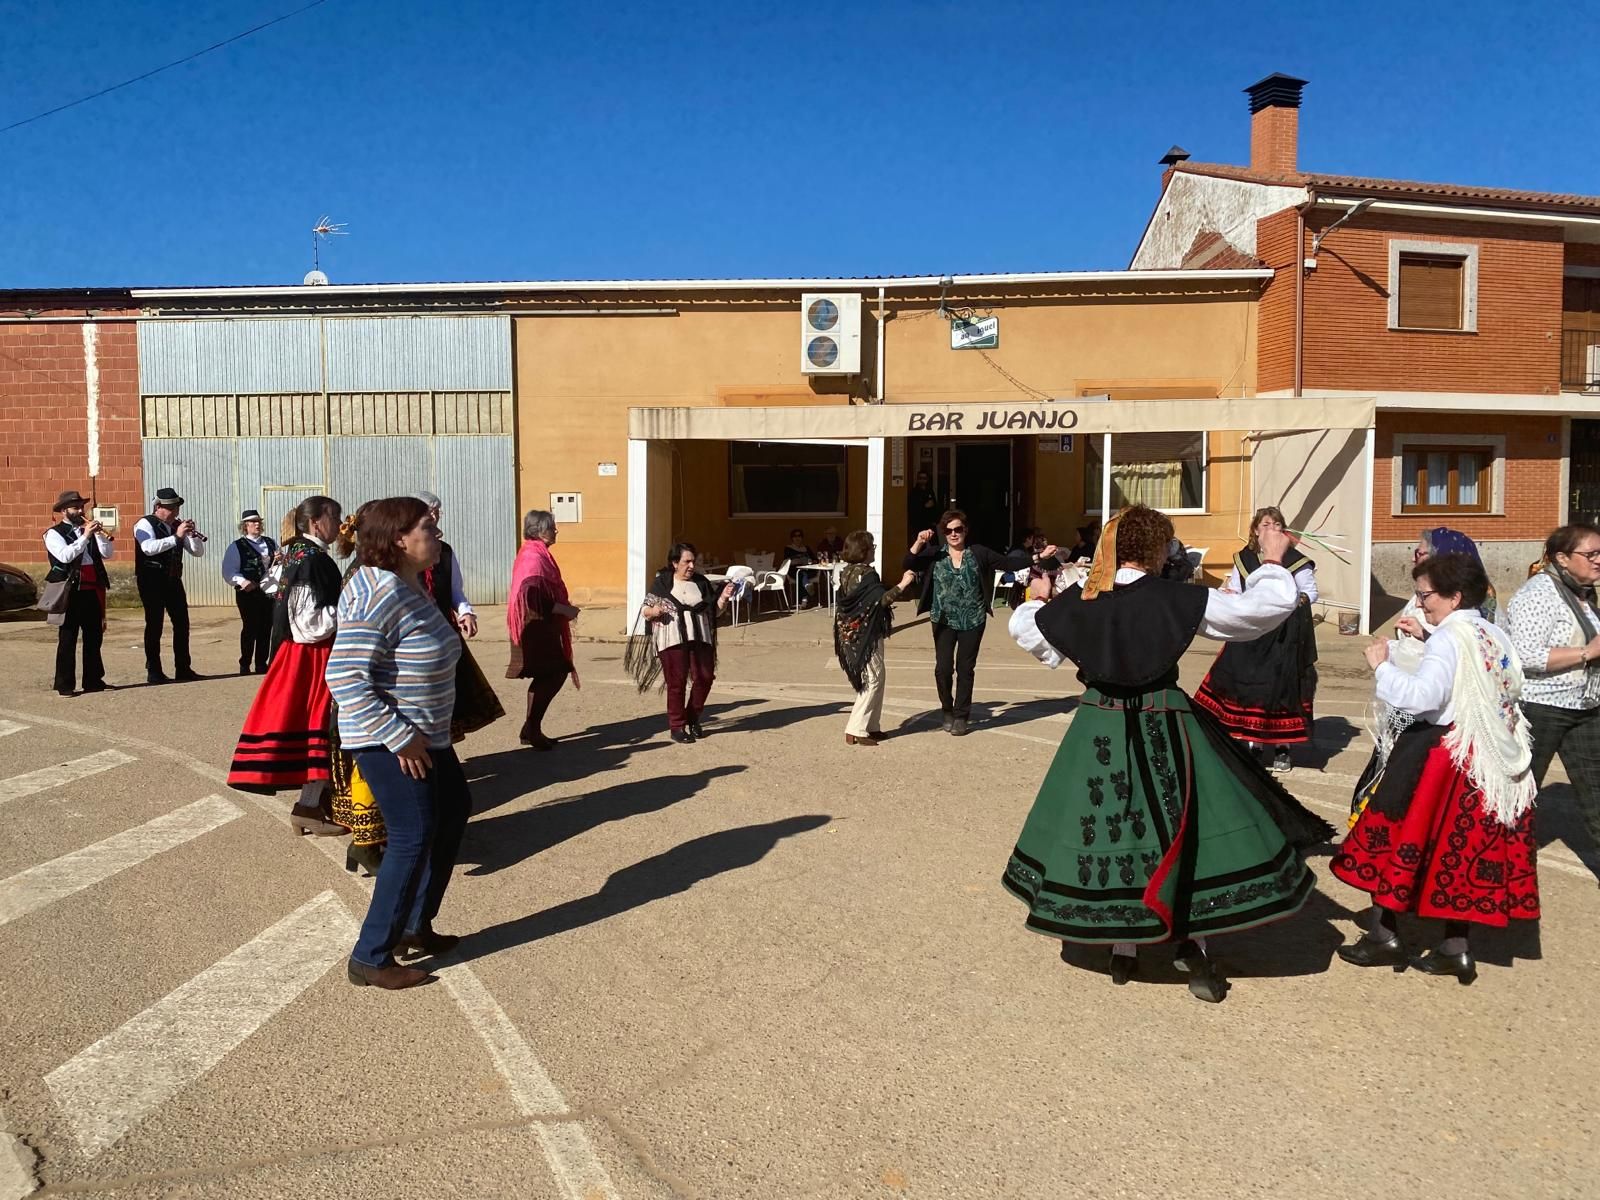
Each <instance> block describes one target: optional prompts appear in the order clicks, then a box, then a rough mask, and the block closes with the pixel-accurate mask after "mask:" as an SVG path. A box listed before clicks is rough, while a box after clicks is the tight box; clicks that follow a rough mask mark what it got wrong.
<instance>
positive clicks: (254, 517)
mask: <svg viewBox="0 0 1600 1200" xmlns="http://www.w3.org/2000/svg"><path fill="white" fill-rule="evenodd" d="M239 520H241V521H259V520H261V514H260V513H258V512H257V511H256V510H255V509H253V508H247V509H245V510H244V511H243V512H242V513H240V514H239Z"/></svg>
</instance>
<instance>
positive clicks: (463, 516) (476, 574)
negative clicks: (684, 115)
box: [431, 437, 522, 604]
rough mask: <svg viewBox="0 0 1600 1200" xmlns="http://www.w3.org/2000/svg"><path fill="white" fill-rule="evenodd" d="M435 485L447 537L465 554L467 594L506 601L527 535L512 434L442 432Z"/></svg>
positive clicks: (472, 597) (475, 599) (482, 599)
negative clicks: (449, 434) (444, 434)
mask: <svg viewBox="0 0 1600 1200" xmlns="http://www.w3.org/2000/svg"><path fill="white" fill-rule="evenodd" d="M433 447H434V486H433V488H432V489H431V490H432V491H434V492H437V493H438V495H439V500H440V502H441V503H442V504H443V506H444V508H443V519H442V520H441V522H440V524H441V526H442V528H443V529H444V536H445V540H446V541H447V542H449V543H450V546H451V548H452V549H453V550H455V552H456V555H457V557H459V558H460V559H461V571H462V575H463V577H464V578H463V582H464V583H465V585H466V589H467V598H468V599H469V600H471V601H472V602H473V603H474V604H503V603H505V599H506V589H507V587H508V586H509V585H510V580H511V561H512V559H513V558H515V557H516V553H517V545H518V543H519V542H520V540H521V536H520V535H521V529H522V514H521V513H519V512H517V508H516V504H517V490H516V480H515V478H514V471H515V464H514V462H513V460H512V455H511V446H510V439H509V438H504V437H453V438H436V439H435V440H434V443H433Z"/></svg>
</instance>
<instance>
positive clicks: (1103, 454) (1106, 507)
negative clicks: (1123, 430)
mask: <svg viewBox="0 0 1600 1200" xmlns="http://www.w3.org/2000/svg"><path fill="white" fill-rule="evenodd" d="M1109 520H1111V435H1110V434H1109V433H1102V434H1101V435H1100V525H1101V527H1102V528H1104V527H1105V524H1106V522H1107V521H1109Z"/></svg>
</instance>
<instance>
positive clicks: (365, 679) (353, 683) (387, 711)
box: [327, 567, 461, 750]
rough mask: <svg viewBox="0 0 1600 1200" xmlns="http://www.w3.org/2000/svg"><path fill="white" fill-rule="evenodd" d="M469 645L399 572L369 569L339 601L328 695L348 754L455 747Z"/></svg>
mask: <svg viewBox="0 0 1600 1200" xmlns="http://www.w3.org/2000/svg"><path fill="white" fill-rule="evenodd" d="M460 657H461V638H460V635H459V634H457V633H456V631H455V630H454V629H452V628H451V627H450V625H449V624H448V623H447V622H446V621H445V619H444V617H443V616H442V615H441V614H440V612H439V607H438V605H436V604H435V603H434V602H433V600H432V599H431V598H430V597H428V596H426V595H424V594H423V593H422V592H420V591H418V590H417V589H416V588H414V587H412V586H410V585H409V584H407V583H406V582H405V580H403V579H401V578H400V577H399V576H398V575H396V574H395V573H394V572H392V571H384V570H381V569H379V568H377V567H361V568H360V569H359V570H357V571H356V572H355V573H354V574H353V575H351V576H350V579H349V581H348V582H347V583H346V584H345V586H344V592H343V593H342V594H341V595H340V597H339V634H338V636H337V637H336V638H335V639H334V643H333V652H332V654H330V655H329V657H328V671H327V680H328V691H330V692H331V693H333V699H334V701H335V702H336V703H337V704H338V706H339V740H340V742H341V743H343V746H344V748H345V749H346V750H373V749H377V748H379V747H384V748H386V749H389V750H400V749H402V748H403V747H404V746H405V745H406V743H407V742H409V741H410V740H411V739H412V737H413V736H414V735H416V734H418V733H421V734H422V735H423V736H424V737H426V738H427V739H428V746H429V748H430V749H435V750H439V749H443V748H444V747H446V746H448V745H449V744H450V713H451V710H452V709H454V707H455V703H456V660H457V659H459V658H460Z"/></svg>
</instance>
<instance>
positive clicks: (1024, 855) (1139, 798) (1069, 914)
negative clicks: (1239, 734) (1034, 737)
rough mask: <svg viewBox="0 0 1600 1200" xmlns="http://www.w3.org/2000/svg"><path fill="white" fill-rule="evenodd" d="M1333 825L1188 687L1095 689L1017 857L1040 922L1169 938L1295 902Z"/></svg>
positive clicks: (1260, 916) (1090, 937) (1017, 875)
mask: <svg viewBox="0 0 1600 1200" xmlns="http://www.w3.org/2000/svg"><path fill="white" fill-rule="evenodd" d="M1332 834H1333V829H1332V827H1331V826H1330V825H1328V823H1327V822H1326V821H1323V820H1322V819H1321V818H1320V817H1317V816H1316V815H1314V814H1313V813H1311V812H1308V811H1307V810H1306V809H1305V808H1303V807H1302V806H1301V805H1300V804H1299V803H1298V802H1297V801H1296V800H1295V799H1294V798H1293V797H1292V796H1290V795H1289V793H1288V792H1286V791H1284V789H1283V787H1282V785H1281V784H1279V783H1278V782H1277V780H1275V779H1274V778H1273V777H1272V776H1271V775H1270V774H1268V773H1267V771H1266V770H1265V769H1264V768H1263V767H1262V766H1261V765H1260V764H1259V763H1258V762H1257V761H1256V759H1255V758H1254V756H1252V755H1250V754H1249V753H1248V752H1246V751H1245V750H1243V749H1242V748H1241V747H1239V745H1238V744H1237V743H1236V742H1234V741H1233V739H1232V738H1230V737H1229V736H1228V735H1227V733H1226V732H1225V731H1224V730H1223V729H1222V727H1221V726H1220V725H1218V724H1217V722H1216V719H1215V718H1214V717H1212V716H1211V715H1210V714H1209V713H1207V712H1205V711H1204V710H1203V709H1197V708H1195V707H1193V706H1192V705H1191V703H1190V700H1189V697H1188V696H1187V695H1186V694H1185V693H1184V692H1183V691H1181V690H1180V689H1178V688H1166V689H1161V690H1156V691H1152V692H1147V693H1144V694H1143V695H1139V696H1134V697H1127V698H1117V697H1113V696H1108V695H1106V694H1103V693H1102V692H1101V691H1099V690H1098V689H1096V688H1092V687H1091V688H1090V689H1089V690H1088V691H1086V692H1085V693H1084V695H1083V697H1082V699H1081V701H1080V702H1079V705H1078V709H1077V711H1076V713H1075V715H1074V717H1073V720H1072V726H1071V728H1070V729H1068V731H1067V735H1066V737H1065V738H1064V739H1063V740H1062V742H1061V748H1060V749H1059V750H1057V751H1056V756H1055V760H1054V761H1053V762H1052V763H1051V765H1050V770H1049V771H1048V772H1047V773H1046V775H1045V778H1044V783H1043V784H1042V785H1041V787H1040V788H1039V795H1038V798H1037V799H1036V800H1035V801H1034V804H1033V810H1032V811H1031V812H1030V813H1029V814H1028V819H1027V821H1026V822H1025V823H1024V825H1023V827H1022V834H1021V836H1020V837H1019V838H1018V839H1017V845H1016V849H1015V850H1013V851H1012V853H1011V861H1010V863H1008V864H1007V866H1006V873H1005V877H1004V880H1003V882H1004V884H1005V886H1006V888H1007V890H1009V891H1010V892H1011V893H1012V894H1013V895H1015V896H1016V897H1017V898H1018V899H1020V900H1021V901H1022V902H1023V903H1024V904H1026V905H1027V906H1028V919H1027V925H1028V928H1029V929H1032V930H1034V931H1035V932H1036V933H1042V934H1046V935H1048V936H1050V937H1055V938H1061V939H1062V940H1064V941H1069V942H1085V943H1109V942H1134V943H1150V942H1164V941H1168V940H1170V939H1174V938H1184V937H1193V936H1198V935H1203V934H1216V933H1226V932H1228V931H1230V930H1236V929H1248V928H1249V927H1251V926H1253V925H1260V924H1264V923H1265V922H1268V921H1273V920H1277V919H1279V918H1282V917H1286V916H1289V915H1290V914H1292V913H1294V912H1295V911H1297V910H1298V909H1299V908H1300V906H1301V905H1302V904H1304V903H1305V900H1306V897H1307V896H1308V895H1310V893H1311V889H1312V886H1313V883H1314V880H1313V878H1312V874H1311V871H1310V869H1309V868H1308V867H1307V866H1306V863H1305V859H1304V857H1303V856H1302V853H1301V851H1302V850H1303V849H1304V848H1305V847H1307V846H1312V845H1316V844H1318V843H1319V842H1323V841H1326V840H1328V839H1329V838H1330V837H1331V836H1332Z"/></svg>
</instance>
